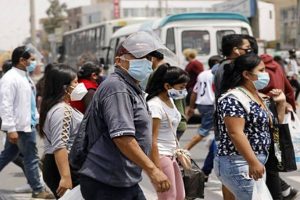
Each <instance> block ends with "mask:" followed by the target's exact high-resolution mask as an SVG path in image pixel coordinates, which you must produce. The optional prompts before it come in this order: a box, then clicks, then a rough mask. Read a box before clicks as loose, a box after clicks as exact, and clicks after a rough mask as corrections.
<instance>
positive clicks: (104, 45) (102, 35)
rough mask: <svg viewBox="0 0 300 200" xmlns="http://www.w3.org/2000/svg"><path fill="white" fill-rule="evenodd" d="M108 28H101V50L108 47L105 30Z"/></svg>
mask: <svg viewBox="0 0 300 200" xmlns="http://www.w3.org/2000/svg"><path fill="white" fill-rule="evenodd" d="M106 27H107V26H101V27H100V30H101V35H100V46H101V48H103V47H106V44H105V37H106V36H105V34H106V33H105V29H106Z"/></svg>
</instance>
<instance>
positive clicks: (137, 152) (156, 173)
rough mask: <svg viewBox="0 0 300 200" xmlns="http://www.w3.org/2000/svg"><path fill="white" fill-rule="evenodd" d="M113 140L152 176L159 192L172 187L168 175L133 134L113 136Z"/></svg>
mask: <svg viewBox="0 0 300 200" xmlns="http://www.w3.org/2000/svg"><path fill="white" fill-rule="evenodd" d="M113 142H114V143H115V144H116V145H117V147H118V148H119V150H120V151H121V152H122V154H124V155H125V156H126V157H127V158H128V159H129V160H131V161H132V162H134V163H135V164H136V165H138V166H139V167H141V168H142V169H143V170H145V172H146V173H147V174H148V176H149V177H150V179H151V181H152V183H153V184H154V186H155V188H156V190H157V192H165V191H168V190H169V188H170V182H169V180H168V177H167V176H166V175H165V174H164V173H163V172H162V171H161V170H159V169H158V168H157V167H156V166H155V164H154V163H153V162H152V161H151V160H150V159H149V158H148V157H147V156H146V154H145V153H144V152H143V150H142V149H141V148H140V146H139V144H138V143H137V141H136V139H135V138H134V137H133V136H121V137H116V138H113Z"/></svg>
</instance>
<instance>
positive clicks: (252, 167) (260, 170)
mask: <svg viewBox="0 0 300 200" xmlns="http://www.w3.org/2000/svg"><path fill="white" fill-rule="evenodd" d="M264 173H265V166H264V165H263V164H261V162H259V161H258V160H257V161H256V162H255V163H253V164H249V176H250V177H251V178H253V179H254V180H258V179H260V178H262V177H263V175H264Z"/></svg>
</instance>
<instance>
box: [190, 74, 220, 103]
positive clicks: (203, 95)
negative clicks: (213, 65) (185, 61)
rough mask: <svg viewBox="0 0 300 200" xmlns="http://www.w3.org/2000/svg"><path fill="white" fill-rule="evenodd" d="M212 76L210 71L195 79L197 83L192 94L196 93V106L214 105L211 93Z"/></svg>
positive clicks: (213, 96) (213, 94)
mask: <svg viewBox="0 0 300 200" xmlns="http://www.w3.org/2000/svg"><path fill="white" fill-rule="evenodd" d="M213 79H214V75H213V74H212V72H211V70H207V71H204V72H202V73H200V74H199V75H198V77H197V83H196V84H195V87H194V90H193V91H194V92H195V93H197V99H196V104H197V105H214V103H215V93H214V91H213Z"/></svg>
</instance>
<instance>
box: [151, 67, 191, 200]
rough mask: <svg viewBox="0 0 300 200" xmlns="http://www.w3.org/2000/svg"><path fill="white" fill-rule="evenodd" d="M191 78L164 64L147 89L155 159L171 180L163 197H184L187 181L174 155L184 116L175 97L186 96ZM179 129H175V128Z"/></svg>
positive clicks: (176, 199)
mask: <svg viewBox="0 0 300 200" xmlns="http://www.w3.org/2000/svg"><path fill="white" fill-rule="evenodd" d="M188 81H189V77H188V75H187V73H186V72H185V71H183V70H182V69H180V68H178V67H173V66H170V67H169V66H161V67H159V68H158V69H157V71H156V72H155V73H154V74H153V78H152V79H151V81H150V83H149V87H148V88H147V90H146V92H147V93H148V96H147V102H148V106H149V110H150V111H151V116H152V120H153V125H152V128H153V129H152V152H151V159H152V161H153V162H154V163H155V165H156V166H157V167H158V168H160V169H161V170H162V171H163V172H164V173H165V174H166V175H167V176H168V179H169V180H170V182H171V187H170V189H169V190H168V191H167V192H162V193H157V195H158V199H159V200H183V199H184V198H185V191H184V184H183V180H182V175H181V171H180V169H179V165H178V163H177V161H176V158H175V156H174V153H175V150H176V149H177V146H178V145H177V144H176V129H177V126H178V124H179V122H180V120H181V115H180V113H179V111H178V110H177V109H176V107H175V104H174V101H173V99H172V98H171V97H173V98H177V99H178V98H184V97H185V96H186V94H187V91H186V89H185V88H186V84H187V83H188ZM174 130H175V131H174Z"/></svg>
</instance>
